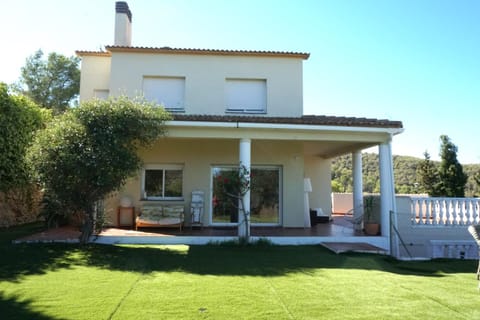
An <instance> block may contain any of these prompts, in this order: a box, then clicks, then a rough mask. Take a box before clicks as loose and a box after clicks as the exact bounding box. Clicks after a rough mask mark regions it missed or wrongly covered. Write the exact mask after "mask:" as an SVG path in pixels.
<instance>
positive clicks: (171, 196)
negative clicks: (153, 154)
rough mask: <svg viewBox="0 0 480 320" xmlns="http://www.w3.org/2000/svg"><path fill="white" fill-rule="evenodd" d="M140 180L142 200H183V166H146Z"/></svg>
mask: <svg viewBox="0 0 480 320" xmlns="http://www.w3.org/2000/svg"><path fill="white" fill-rule="evenodd" d="M142 180H143V183H142V194H143V198H144V199H148V200H179V199H183V166H181V165H146V166H145V168H144V170H143V177H142Z"/></svg>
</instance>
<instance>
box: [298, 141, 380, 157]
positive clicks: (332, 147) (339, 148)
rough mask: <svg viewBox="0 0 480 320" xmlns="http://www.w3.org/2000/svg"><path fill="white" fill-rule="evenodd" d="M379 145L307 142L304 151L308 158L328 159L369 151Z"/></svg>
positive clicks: (354, 142) (348, 142) (349, 142)
mask: <svg viewBox="0 0 480 320" xmlns="http://www.w3.org/2000/svg"><path fill="white" fill-rule="evenodd" d="M377 144H378V143H373V142H358V141H306V142H304V143H303V150H304V154H305V155H306V156H316V157H322V158H325V159H328V158H333V157H336V156H339V155H342V154H346V153H351V152H354V151H357V150H363V149H367V148H370V147H373V146H375V145H377Z"/></svg>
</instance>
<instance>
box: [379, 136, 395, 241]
mask: <svg viewBox="0 0 480 320" xmlns="http://www.w3.org/2000/svg"><path fill="white" fill-rule="evenodd" d="M378 155H379V161H380V213H381V220H380V223H381V232H382V236H383V237H388V238H389V239H390V211H393V212H395V184H394V179H393V159H392V145H391V139H389V140H388V141H387V142H384V143H382V144H380V145H379V146H378Z"/></svg>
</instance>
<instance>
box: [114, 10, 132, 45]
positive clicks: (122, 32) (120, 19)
mask: <svg viewBox="0 0 480 320" xmlns="http://www.w3.org/2000/svg"><path fill="white" fill-rule="evenodd" d="M114 45H116V46H124V47H130V46H132V12H131V11H130V9H129V8H128V3H126V2H125V1H117V2H116V3H115V41H114Z"/></svg>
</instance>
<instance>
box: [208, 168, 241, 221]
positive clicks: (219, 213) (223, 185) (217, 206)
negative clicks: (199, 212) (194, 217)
mask: <svg viewBox="0 0 480 320" xmlns="http://www.w3.org/2000/svg"><path fill="white" fill-rule="evenodd" d="M237 177H238V170H235V169H233V168H213V175H212V186H213V196H212V208H213V210H212V215H213V216H212V221H213V222H214V223H230V222H237V221H238V199H237V198H235V194H236V192H237V191H236V188H235V181H237V180H238V179H237Z"/></svg>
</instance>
